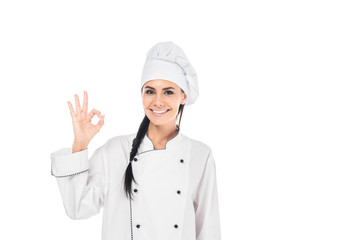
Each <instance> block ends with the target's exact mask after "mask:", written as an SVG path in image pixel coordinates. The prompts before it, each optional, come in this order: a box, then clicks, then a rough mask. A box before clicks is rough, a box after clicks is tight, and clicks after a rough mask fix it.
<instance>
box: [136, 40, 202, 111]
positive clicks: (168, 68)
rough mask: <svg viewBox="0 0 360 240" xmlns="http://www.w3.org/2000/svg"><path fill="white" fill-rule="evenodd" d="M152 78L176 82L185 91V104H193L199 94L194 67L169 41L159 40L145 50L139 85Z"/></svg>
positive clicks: (179, 49) (177, 47)
mask: <svg viewBox="0 0 360 240" xmlns="http://www.w3.org/2000/svg"><path fill="white" fill-rule="evenodd" d="M153 79H164V80H168V81H171V82H173V83H175V84H177V85H178V86H179V87H180V88H181V89H182V90H183V91H184V92H185V93H186V96H187V100H186V103H185V105H186V106H188V105H190V104H193V103H194V102H195V101H196V99H197V98H198V96H199V87H198V80H197V74H196V72H195V69H194V68H193V66H192V65H191V64H190V62H189V60H188V58H187V57H186V56H185V53H184V52H183V51H182V49H181V48H180V47H179V46H177V45H176V44H174V43H173V42H171V41H168V42H159V43H157V44H156V45H154V46H153V47H152V48H151V49H150V50H149V51H148V52H147V55H146V61H145V65H144V68H143V72H142V76H141V87H143V85H144V83H146V82H147V81H150V80H153Z"/></svg>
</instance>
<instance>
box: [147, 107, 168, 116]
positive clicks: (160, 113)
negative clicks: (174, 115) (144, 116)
mask: <svg viewBox="0 0 360 240" xmlns="http://www.w3.org/2000/svg"><path fill="white" fill-rule="evenodd" d="M150 110H151V112H152V113H153V115H154V116H156V117H159V116H163V115H164V114H166V113H167V112H168V111H170V109H167V110H164V111H154V110H152V109H151V108H150Z"/></svg>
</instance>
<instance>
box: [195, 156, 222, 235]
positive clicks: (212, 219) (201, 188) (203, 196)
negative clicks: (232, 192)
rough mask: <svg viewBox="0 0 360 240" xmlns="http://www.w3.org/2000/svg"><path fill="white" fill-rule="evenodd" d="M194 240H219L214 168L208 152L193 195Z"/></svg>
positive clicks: (213, 162)
mask: <svg viewBox="0 0 360 240" xmlns="http://www.w3.org/2000/svg"><path fill="white" fill-rule="evenodd" d="M194 206H195V223H196V240H220V239H221V230H220V215H219V202H218V192H217V183H216V166H215V161H214V157H213V154H212V151H211V150H210V152H209V155H208V157H207V160H206V164H205V167H204V170H203V173H202V176H201V179H200V182H199V185H198V187H197V192H196V194H195V201H194Z"/></svg>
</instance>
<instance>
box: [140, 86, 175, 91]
mask: <svg viewBox="0 0 360 240" xmlns="http://www.w3.org/2000/svg"><path fill="white" fill-rule="evenodd" d="M145 88H150V89H154V90H155V88H153V87H150V86H146V87H145ZM168 89H174V90H176V89H175V88H173V87H167V88H163V90H168Z"/></svg>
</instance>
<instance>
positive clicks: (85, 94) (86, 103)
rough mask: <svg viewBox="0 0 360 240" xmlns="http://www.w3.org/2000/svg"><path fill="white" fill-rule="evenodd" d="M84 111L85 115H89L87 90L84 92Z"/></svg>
mask: <svg viewBox="0 0 360 240" xmlns="http://www.w3.org/2000/svg"><path fill="white" fill-rule="evenodd" d="M82 110H83V112H85V113H87V111H88V94H87V92H86V91H85V90H84V102H83V107H82Z"/></svg>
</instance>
